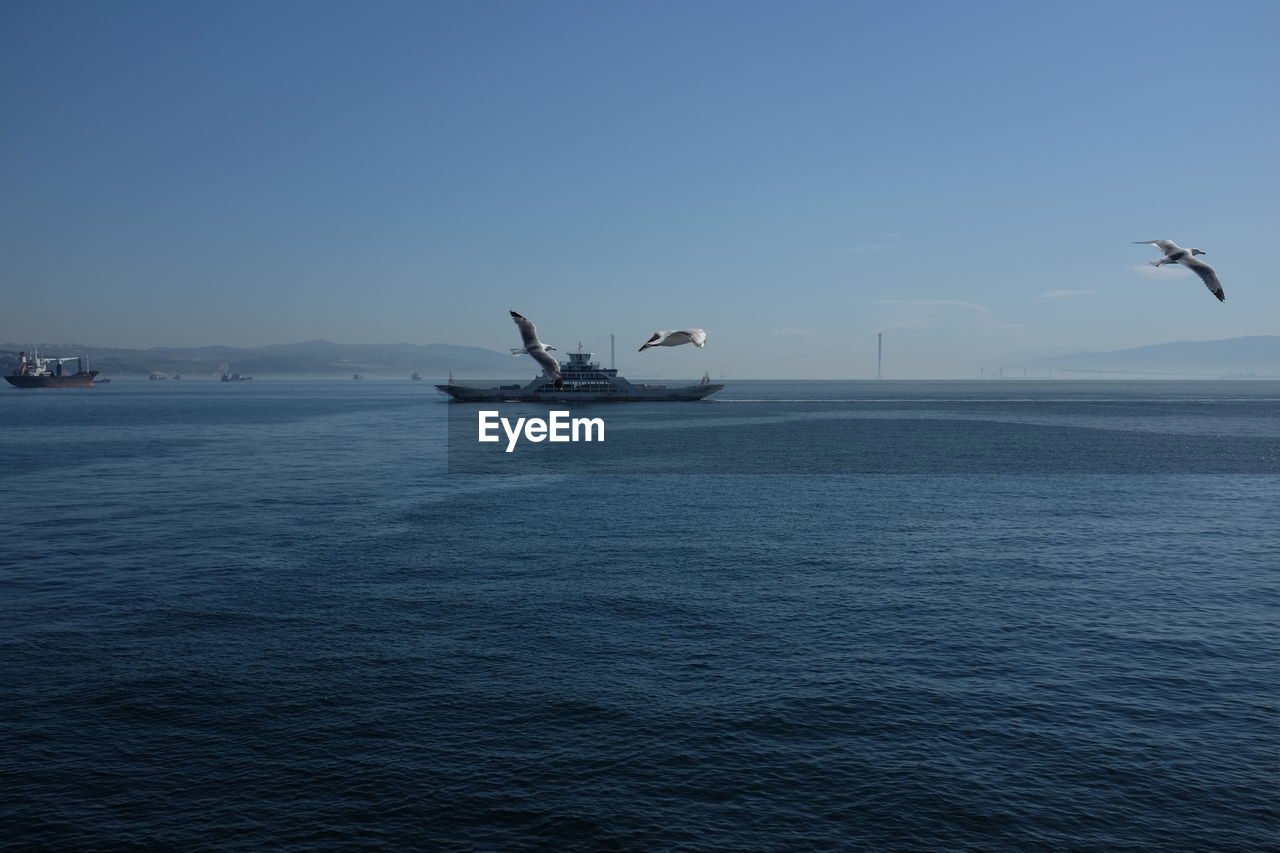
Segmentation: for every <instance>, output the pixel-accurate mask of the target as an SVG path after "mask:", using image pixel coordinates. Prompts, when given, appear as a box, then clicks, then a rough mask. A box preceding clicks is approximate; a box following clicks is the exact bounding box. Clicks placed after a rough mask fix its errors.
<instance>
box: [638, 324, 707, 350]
mask: <svg viewBox="0 0 1280 853" xmlns="http://www.w3.org/2000/svg"><path fill="white" fill-rule="evenodd" d="M681 344H693V345H694V346H695V347H704V346H706V345H707V333H706V332H704V331H702V330H701V329H682V330H680V331H679V332H672V331H670V330H669V329H663V330H662V331H660V332H654V333H653V337H652V338H649V340H647V341H645V343H644V346H642V347H640V349H639V350H638V352H644V351H645V350H647V349H648V348H649V347H678V346H680V345H681Z"/></svg>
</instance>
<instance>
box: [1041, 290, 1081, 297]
mask: <svg viewBox="0 0 1280 853" xmlns="http://www.w3.org/2000/svg"><path fill="white" fill-rule="evenodd" d="M1086 293H1093V291H1092V290H1046V291H1045V292H1044V293H1042V294H1040V298H1041V299H1067V298H1069V297H1072V296H1084V295H1085V294H1086Z"/></svg>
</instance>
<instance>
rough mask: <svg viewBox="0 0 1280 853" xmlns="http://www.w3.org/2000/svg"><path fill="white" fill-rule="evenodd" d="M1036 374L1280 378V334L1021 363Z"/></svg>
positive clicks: (1053, 357) (1039, 359) (1080, 353)
mask: <svg viewBox="0 0 1280 853" xmlns="http://www.w3.org/2000/svg"><path fill="white" fill-rule="evenodd" d="M1018 367H1019V368H1022V367H1025V368H1027V369H1028V370H1029V371H1031V372H1033V373H1041V372H1045V371H1048V370H1099V371H1113V372H1121V371H1126V372H1141V371H1151V372H1153V373H1173V374H1199V375H1205V376H1228V375H1235V376H1238V375H1242V374H1246V375H1247V374H1253V375H1257V376H1260V377H1261V376H1266V377H1280V336H1277V335H1252V336H1249V337H1243V338H1226V339H1224V340H1217V341H1175V342H1173V343H1168V344H1155V345H1153V346H1146V347H1135V348H1133V349H1122V350H1112V351H1109V352H1076V353H1070V354H1067V355H1055V356H1048V357H1046V358H1038V359H1035V360H1034V361H1028V362H1026V363H1024V364H1019V365H1018Z"/></svg>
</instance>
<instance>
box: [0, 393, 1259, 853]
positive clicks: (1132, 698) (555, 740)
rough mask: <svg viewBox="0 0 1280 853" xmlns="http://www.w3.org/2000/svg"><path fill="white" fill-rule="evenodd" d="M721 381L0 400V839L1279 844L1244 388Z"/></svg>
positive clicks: (1254, 469)
mask: <svg viewBox="0 0 1280 853" xmlns="http://www.w3.org/2000/svg"><path fill="white" fill-rule="evenodd" d="M726 384H727V387H726V389H725V390H724V391H722V392H721V393H719V394H717V395H715V396H714V397H712V398H710V399H708V400H705V401H701V402H697V403H655V404H641V403H636V404H627V405H617V404H615V405H612V406H595V407H592V406H587V405H583V406H579V407H574V412H573V413H574V415H575V416H577V415H583V416H584V417H585V416H590V417H593V418H599V419H600V420H601V421H602V423H603V425H604V434H603V438H604V440H603V441H600V442H594V443H589V444H588V443H573V442H562V443H558V444H554V445H553V444H552V443H550V442H542V443H538V442H532V441H526V442H525V443H523V444H521V445H520V446H517V447H515V448H514V449H513V450H512V451H511V452H510V453H508V452H507V450H506V447H505V443H503V442H499V443H495V444H484V445H481V444H480V443H479V441H478V433H477V432H476V426H475V419H476V418H477V417H478V413H479V411H481V410H484V409H486V407H484V406H477V405H466V404H457V403H449V402H448V401H447V400H445V398H443V397H442V396H440V395H439V394H437V393H436V392H435V390H434V389H433V388H432V384H431V383H430V382H410V381H408V380H402V381H391V380H385V381H375V380H366V381H363V382H353V381H351V380H345V381H337V380H333V381H322V380H310V381H303V380H296V381H295V380H263V379H255V380H254V381H252V382H237V383H218V382H214V381H209V380H204V381H200V380H195V379H183V380H178V381H174V380H168V381H163V382H160V381H146V380H133V381H130V380H127V379H117V380H115V381H114V382H112V383H111V384H109V385H102V386H99V387H96V388H93V389H67V390H35V391H18V390H16V389H7V388H6V389H0V429H2V430H3V436H4V441H3V443H2V444H0V486H2V489H3V503H2V507H3V510H2V512H0V743H2V744H3V746H2V747H0V849H3V850H21V851H25V850H34V851H45V850H48V851H64V850H68V851H134V850H136V851H151V850H183V851H266V850H270V851H321V850H343V851H345V850H397V851H414V850H421V851H524V850H547V851H576V850H581V851H596V850H599V851H708V852H709V851H726V853H728V851H843V850H854V851H862V850H873V851H878V850H887V851H903V850H906V851H915V850H920V851H969V850H972V851H1026V850H1032V851H1038V850H1044V851H1057V850H1069V851H1094V850H1096V851H1139V850H1141V851H1179V850H1185V851H1214V850H1228V851H1275V850H1280V801H1278V799H1277V794H1278V793H1280V655H1278V653H1280V620H1278V619H1277V616H1278V615H1280V613H1278V605H1280V578H1278V571H1280V382H1276V381H1270V382H1268V381H1247V380H1239V381H1216V382H1210V381H1172V380H1151V381H1120V380H1102V381H1091V382H1086V381H1067V380H1054V381H1031V380H1027V381H1018V380H999V381H994V380H988V381H986V382H959V381H955V382H924V381H920V382H906V381H892V380H884V381H863V382H766V381H755V382H751V381H729V382H727V383H726ZM487 408H489V409H496V410H499V411H501V413H502V415H503V416H504V417H510V418H512V419H515V418H517V417H521V416H523V417H533V416H534V415H537V414H541V415H546V414H548V412H549V408H548V407H546V406H541V407H540V406H537V405H533V404H526V405H524V406H521V405H520V404H502V405H500V406H490V407H487ZM478 450H483V451H484V453H483V454H480V455H476V454H477V451H478Z"/></svg>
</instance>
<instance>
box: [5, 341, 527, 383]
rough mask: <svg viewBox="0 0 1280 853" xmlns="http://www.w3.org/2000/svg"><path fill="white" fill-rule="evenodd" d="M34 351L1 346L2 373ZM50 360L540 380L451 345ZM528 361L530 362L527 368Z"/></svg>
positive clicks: (267, 373)
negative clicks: (20, 356)
mask: <svg viewBox="0 0 1280 853" xmlns="http://www.w3.org/2000/svg"><path fill="white" fill-rule="evenodd" d="M28 348H29V347H27V346H25V345H23V346H18V345H15V344H0V373H6V374H7V373H11V372H13V370H14V369H15V368H16V366H17V364H18V353H19V351H21V350H26V349H28ZM38 349H39V351H40V353H41V354H42V355H50V356H54V355H61V356H67V355H85V356H88V359H89V363H90V366H91V368H92V369H94V370H97V371H99V372H100V373H101V375H102V376H106V377H110V376H148V375H150V374H152V373H163V374H166V375H173V374H181V375H182V376H183V377H185V378H192V379H196V378H214V377H217V376H218V375H220V374H221V373H222V371H223V369H224V366H225V369H229V370H231V371H234V372H236V373H241V374H244V375H246V376H255V377H263V378H267V377H272V376H299V377H315V378H322V377H335V378H350V377H351V376H352V375H353V374H356V373H359V374H361V375H363V376H367V377H369V378H375V377H384V378H403V379H408V378H409V375H410V374H412V373H413V372H414V371H417V372H418V373H420V374H421V375H422V376H423V377H424V378H426V379H437V378H444V377H446V376H448V375H449V372H450V371H451V370H456V371H459V372H465V373H467V374H468V375H472V376H475V375H482V376H499V377H503V378H511V377H520V376H523V375H525V374H529V376H530V377H532V376H533V375H534V374H535V373H537V372H538V369H537V368H536V367H535V366H534V365H533V362H532V361H530V360H529V359H527V358H526V359H522V360H518V359H514V358H512V357H511V356H510V355H509V354H506V353H500V352H495V351H493V350H488V349H481V348H480V347H459V346H453V345H451V344H427V345H425V346H419V345H417V344H335V343H330V342H329V341H306V342H304V343H300V344H272V345H270V346H264V347H253V348H251V349H241V348H238V347H221V346H212V347H153V348H152V349H146V350H133V349H111V348H107V347H89V346H83V345H81V344H38ZM522 362H523V363H522Z"/></svg>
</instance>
